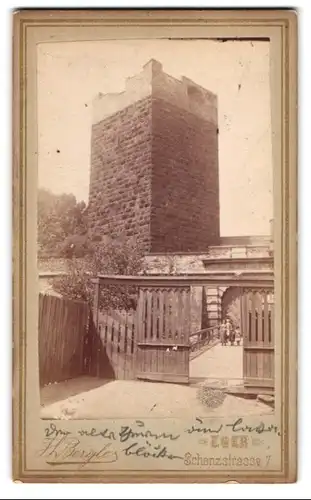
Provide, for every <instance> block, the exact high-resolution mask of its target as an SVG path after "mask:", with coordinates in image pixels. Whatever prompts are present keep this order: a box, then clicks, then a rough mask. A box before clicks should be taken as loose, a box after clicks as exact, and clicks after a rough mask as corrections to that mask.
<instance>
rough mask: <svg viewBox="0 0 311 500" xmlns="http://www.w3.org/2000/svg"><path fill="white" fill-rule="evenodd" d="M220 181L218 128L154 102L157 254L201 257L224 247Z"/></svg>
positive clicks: (153, 209)
mask: <svg viewBox="0 0 311 500" xmlns="http://www.w3.org/2000/svg"><path fill="white" fill-rule="evenodd" d="M218 182H219V181H218V135H217V127H216V125H214V124H212V123H211V122H208V121H205V120H203V119H202V118H199V117H197V116H196V115H194V114H192V113H190V112H188V111H186V110H184V109H179V108H178V107H177V106H174V105H172V104H170V103H169V102H167V101H165V100H163V99H156V98H153V100H152V206H151V248H152V251H153V252H188V251H190V252H191V251H194V252H197V251H204V250H206V248H207V247H208V245H211V244H217V243H218V240H219V184H218Z"/></svg>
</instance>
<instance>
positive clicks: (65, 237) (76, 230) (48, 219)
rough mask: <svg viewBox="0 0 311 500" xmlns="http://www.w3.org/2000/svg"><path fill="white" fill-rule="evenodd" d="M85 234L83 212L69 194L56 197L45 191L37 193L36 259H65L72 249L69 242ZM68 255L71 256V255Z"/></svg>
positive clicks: (85, 221) (83, 205) (84, 208)
mask: <svg viewBox="0 0 311 500" xmlns="http://www.w3.org/2000/svg"><path fill="white" fill-rule="evenodd" d="M86 232H87V208H86V205H85V203H84V201H81V202H77V200H76V198H75V196H74V195H73V194H61V195H56V194H53V193H51V192H50V191H49V190H47V189H39V191H38V246H39V256H48V257H51V256H54V257H61V256H66V252H68V248H70V245H72V241H70V238H72V237H73V236H80V237H81V236H83V235H86ZM80 246H81V245H80ZM71 248H74V247H71ZM72 254H73V255H74V251H73V252H72Z"/></svg>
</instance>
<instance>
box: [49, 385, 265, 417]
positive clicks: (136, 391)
mask: <svg viewBox="0 0 311 500" xmlns="http://www.w3.org/2000/svg"><path fill="white" fill-rule="evenodd" d="M75 384H76V385H77V381H76V382H75ZM198 391H199V389H198V387H191V386H181V385H175V384H164V383H151V382H139V381H123V380H115V381H112V382H109V383H106V384H104V385H102V386H101V387H97V388H95V389H91V390H88V391H84V392H81V393H80V394H78V395H74V396H71V397H69V398H67V399H64V400H61V401H57V402H55V403H53V404H50V405H47V406H45V407H42V409H41V417H43V418H56V419H59V418H64V419H103V418H128V417H130V418H165V417H166V418H167V417H174V418H188V417H189V418H193V417H195V416H201V417H204V416H207V415H210V416H214V415H215V416H244V415H245V416H246V415H259V414H269V413H272V410H271V409H270V408H269V407H267V406H266V405H265V404H263V403H259V402H256V401H254V400H245V399H242V398H237V397H235V396H231V395H227V396H226V397H225V399H224V402H223V403H222V405H221V406H219V407H218V408H214V409H212V408H208V407H207V406H206V405H203V404H202V403H201V402H200V400H199V398H198Z"/></svg>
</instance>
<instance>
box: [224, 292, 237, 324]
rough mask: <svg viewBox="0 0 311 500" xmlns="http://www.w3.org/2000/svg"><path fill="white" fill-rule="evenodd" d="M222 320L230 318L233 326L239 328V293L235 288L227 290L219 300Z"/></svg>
mask: <svg viewBox="0 0 311 500" xmlns="http://www.w3.org/2000/svg"><path fill="white" fill-rule="evenodd" d="M221 315H222V319H225V318H230V319H231V321H232V323H233V324H234V325H235V326H239V327H240V326H241V291H240V289H239V288H237V287H229V288H227V289H226V290H225V291H224V293H223V296H222V300H221Z"/></svg>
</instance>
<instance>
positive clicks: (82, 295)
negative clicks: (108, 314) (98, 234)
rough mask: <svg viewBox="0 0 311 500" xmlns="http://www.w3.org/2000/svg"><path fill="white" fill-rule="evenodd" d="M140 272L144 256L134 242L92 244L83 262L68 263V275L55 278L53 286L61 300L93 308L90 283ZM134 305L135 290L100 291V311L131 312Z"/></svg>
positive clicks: (92, 286)
mask: <svg viewBox="0 0 311 500" xmlns="http://www.w3.org/2000/svg"><path fill="white" fill-rule="evenodd" d="M143 270H144V263H143V253H142V252H141V250H140V247H139V245H138V244H137V242H136V240H135V239H129V240H122V239H119V240H115V239H111V240H108V241H106V242H101V243H100V244H93V246H92V249H91V251H89V253H88V254H87V256H86V257H85V258H84V259H76V258H73V259H71V260H70V261H69V262H68V272H67V274H66V275H64V276H61V277H58V278H54V279H53V281H52V285H53V288H54V290H55V291H56V292H58V293H60V294H61V295H62V296H63V297H66V298H69V299H73V300H83V301H86V302H88V303H89V304H90V305H91V306H92V305H93V300H94V284H93V282H92V280H93V279H94V278H96V277H97V276H98V275H99V274H113V275H137V274H141V273H142V272H143ZM136 301H137V289H136V287H133V286H129V287H124V286H116V285H109V286H105V287H101V293H100V309H101V310H107V309H109V308H112V309H118V310H129V309H133V308H135V307H136Z"/></svg>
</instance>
